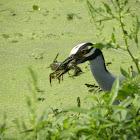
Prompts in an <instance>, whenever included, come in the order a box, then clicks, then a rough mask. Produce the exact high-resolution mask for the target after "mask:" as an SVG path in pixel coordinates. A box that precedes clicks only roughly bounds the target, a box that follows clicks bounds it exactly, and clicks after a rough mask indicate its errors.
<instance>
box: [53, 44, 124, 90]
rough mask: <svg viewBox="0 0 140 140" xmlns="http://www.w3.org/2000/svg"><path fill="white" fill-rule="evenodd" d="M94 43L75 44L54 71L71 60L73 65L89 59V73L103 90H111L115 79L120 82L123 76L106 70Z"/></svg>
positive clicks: (100, 53)
mask: <svg viewBox="0 0 140 140" xmlns="http://www.w3.org/2000/svg"><path fill="white" fill-rule="evenodd" d="M94 45H95V43H89V42H85V43H81V44H78V45H76V46H75V47H74V48H73V49H72V50H71V53H70V56H69V57H68V58H66V59H65V60H64V61H63V62H62V63H61V65H60V66H59V67H58V68H57V69H56V71H58V70H59V69H60V68H61V67H62V66H65V65H68V64H69V63H70V62H71V61H73V63H74V64H75V65H79V64H81V63H84V62H86V61H89V63H90V70H91V73H92V75H93V77H94V78H95V80H96V81H97V83H98V85H99V86H100V88H101V89H102V90H103V91H105V92H107V91H111V88H112V85H113V83H114V81H115V79H116V78H117V77H119V81H120V82H121V81H122V79H124V78H125V77H124V76H119V75H114V74H112V73H110V72H109V71H108V70H107V68H106V66H105V59H104V56H103V53H102V51H101V50H100V49H98V48H95V47H94Z"/></svg>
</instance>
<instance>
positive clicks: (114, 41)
mask: <svg viewBox="0 0 140 140" xmlns="http://www.w3.org/2000/svg"><path fill="white" fill-rule="evenodd" d="M111 38H112V41H113V43H116V38H115V34H114V33H112V37H111Z"/></svg>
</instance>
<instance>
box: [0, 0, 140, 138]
mask: <svg viewBox="0 0 140 140" xmlns="http://www.w3.org/2000/svg"><path fill="white" fill-rule="evenodd" d="M56 2H60V3H63V4H65V2H63V1H62V0H59V1H56ZM74 2H75V3H78V4H81V3H84V6H85V7H86V10H87V11H88V17H89V21H91V25H92V26H91V29H90V30H92V31H93V32H94V34H96V40H97V41H96V42H97V44H96V47H97V48H100V49H102V50H103V51H107V52H108V51H110V50H113V51H114V50H116V51H119V55H118V56H117V59H118V60H120V58H121V57H122V56H121V54H123V53H124V54H127V55H129V56H130V58H131V60H132V61H129V60H130V59H128V61H129V65H128V66H129V67H127V65H126V64H125V62H124V61H125V60H124V59H125V57H124V58H122V59H123V60H121V61H119V63H117V62H116V61H115V60H114V58H112V61H111V62H110V59H109V62H108V63H106V64H107V65H108V66H107V67H108V68H109V67H110V65H113V63H115V64H116V65H117V67H119V65H121V63H122V66H121V68H120V71H121V74H122V75H124V76H125V77H126V79H125V80H124V81H123V83H122V84H121V85H120V84H119V79H116V80H115V82H114V84H113V87H112V90H111V92H108V93H104V92H102V91H101V90H100V89H99V87H98V86H97V85H96V84H94V83H93V84H92V83H91V82H90V79H89V78H88V79H86V78H85V77H88V74H90V72H89V70H88V69H89V65H87V64H86V66H85V65H84V66H83V67H82V68H81V69H82V71H84V73H83V74H81V75H80V76H76V77H74V78H72V77H70V76H69V75H68V74H65V75H66V76H65V79H66V80H64V81H63V82H61V84H58V83H57V82H55V81H54V86H53V87H56V89H55V90H54V92H52V91H53V87H50V80H49V78H48V77H49V74H50V73H51V70H50V71H49V69H48V66H50V67H51V68H52V69H53V67H52V65H50V64H54V65H55V66H56V65H57V61H58V62H61V61H59V60H57V57H58V55H56V57H55V54H56V51H52V50H57V51H58V52H59V54H60V57H59V59H62V60H63V57H65V52H66V53H67V52H68V51H70V50H71V48H70V50H69V49H68V48H66V47H64V46H63V45H64V44H65V45H67V46H68V43H70V46H72V42H71V40H70V41H67V39H66V42H65V43H62V42H63V41H61V39H62V38H63V37H64V38H65V37H66V36H67V37H69V39H70V38H72V39H73V37H72V33H71V32H64V33H62V32H61V33H60V32H59V33H56V32H57V31H54V32H53V31H52V33H47V35H46V33H45V31H44V29H43V30H41V28H42V26H44V24H43V20H41V19H38V18H37V16H38V15H36V16H34V17H36V20H39V22H40V24H41V25H42V26H41V27H38V28H40V29H39V30H34V33H28V31H25V32H26V37H25V32H23V33H16V34H13V36H12V37H11V34H12V32H11V33H5V32H4V31H3V32H2V33H1V37H2V38H3V39H4V42H2V43H3V45H5V42H6V41H7V42H8V43H6V44H7V45H9V46H6V47H1V48H0V49H1V52H3V53H4V54H6V53H5V51H7V55H11V54H14V55H12V56H13V58H12V57H11V59H9V57H8V56H7V63H6V62H5V61H4V60H5V59H6V57H5V56H4V54H3V53H1V57H0V60H1V67H2V68H3V69H4V70H3V71H1V72H3V75H4V74H5V73H4V72H7V71H8V72H9V69H6V68H7V66H8V65H10V63H11V62H12V63H13V64H15V67H11V69H12V72H11V75H14V77H13V79H12V80H11V79H10V78H9V75H8V74H9V73H8V72H7V73H6V74H7V77H6V76H5V75H4V76H5V77H4V78H3V77H2V76H3V75H1V77H2V78H3V81H10V82H11V83H8V82H7V84H6V82H5V83H3V81H1V83H2V86H3V85H6V86H7V87H6V88H4V87H5V86H3V88H2V89H4V90H1V91H2V93H1V97H0V101H1V106H2V107H1V108H0V110H1V112H2V113H1V118H0V140H7V139H9V140H14V139H15V140H20V139H21V140H23V139H29V140H30V139H31V140H33V139H38V140H45V139H46V140H49V139H51V140H60V139H69V140H77V139H81V140H90V139H91V140H93V139H110V140H116V139H134V140H137V139H140V111H139V109H140V55H139V54H140V46H139V36H140V35H139V27H140V20H139V18H140V17H139V15H138V14H139V12H138V11H136V8H138V7H139V6H140V1H138V0H135V1H132V0H107V1H102V0H99V1H98V2H96V1H94V0H87V1H83V0H79V1H77V0H75V1H74ZM134 4H135V6H137V7H135V8H133V7H132V5H134ZM19 5H20V4H19ZM1 6H2V4H1ZM45 7H46V6H45ZM31 9H32V10H29V11H28V14H29V15H30V14H31V13H33V12H39V11H41V5H38V4H32V7H31ZM138 9H139V8H138ZM5 11H6V13H8V14H9V15H12V17H15V16H17V15H18V14H19V13H18V12H19V11H18V10H17V11H13V10H12V9H8V10H7V9H5V8H3V10H1V11H0V13H3V12H4V13H3V14H5ZM54 11H55V10H54ZM49 13H50V10H49V11H48V9H43V10H42V11H41V14H42V15H44V16H48V14H49ZM36 14H38V13H36ZM58 17H60V15H59V14H58V13H55V14H54V15H53V19H55V20H56V18H58ZM80 17H82V16H81V15H80V14H79V13H78V12H77V13H74V12H67V14H65V18H66V20H68V22H67V24H72V23H70V22H74V20H82V21H84V20H85V19H84V17H82V18H80ZM18 18H19V19H18V20H20V18H21V17H18ZM43 18H44V17H43ZM11 20H12V19H11ZM32 20H34V19H33V17H32V16H29V17H26V16H25V22H30V21H31V22H33V21H32ZM15 21H16V19H15ZM34 21H35V20H34ZM0 22H1V23H0V24H2V20H1V21H0ZM76 22H77V23H78V22H79V21H76ZM60 24H61V23H60ZM74 24H75V23H74ZM74 24H72V26H74ZM27 26H28V25H27ZM58 26H59V25H58ZM72 26H70V28H71V29H70V30H72V28H73V27H72ZM75 26H76V24H75ZM76 27H77V26H76ZM45 28H46V27H45ZM85 28H86V27H85ZM56 30H58V29H56ZM80 30H82V29H80ZM39 32H41V34H39ZM81 32H85V29H83V31H81ZM76 33H77V32H76ZM44 36H45V39H44ZM62 36H63V37H62ZM78 36H79V34H78ZM24 37H25V38H26V39H27V40H28V43H27V44H28V45H29V44H31V43H33V41H34V42H35V43H37V44H36V45H37V47H36V48H34V47H33V48H34V49H36V50H33V48H32V49H30V48H29V46H28V47H26V45H27V44H26V45H25V46H24V47H25V48H24V47H23V46H22V43H23V42H22V41H21V40H22V39H23V38H24ZM46 38H51V39H50V40H49V41H48V40H47V39H46ZM60 38H61V39H60ZM83 38H85V39H87V38H86V37H83V36H82V40H83ZM92 38H93V37H92ZM59 39H60V40H59ZM76 39H78V37H77V38H76ZM38 40H41V41H39V42H38ZM45 40H47V43H48V44H46V45H49V44H50V45H49V46H47V51H48V52H52V53H51V54H50V55H48V54H47V53H46V52H45V50H46V48H45V49H42V48H39V47H40V45H41V43H42V41H45ZM54 40H55V44H53V43H52V44H51V43H50V42H52V41H54ZM56 40H57V41H56ZM59 41H60V42H61V44H60V45H59ZM79 41H81V39H80V38H79ZM88 41H90V40H88ZM85 42H86V41H85ZM24 43H26V42H25V40H24ZM79 43H81V42H79ZM11 44H14V45H15V44H18V45H15V46H12V45H11ZM132 44H133V45H132ZM10 45H11V46H10ZM34 45H35V44H34ZM43 45H44V44H43ZM53 45H54V46H55V45H56V46H55V47H53ZM61 45H62V46H63V48H59V47H58V46H61ZM10 47H12V48H10ZM18 47H21V48H20V51H19V50H18V49H19V48H18ZM15 48H16V49H15ZM17 48H18V49H17ZM38 48H39V49H38ZM9 49H10V50H11V52H10V53H9V51H8V50H9ZM12 49H13V50H12ZM24 49H26V50H28V51H24ZM106 49H107V50H106ZM61 50H65V52H64V54H63V53H62V51H61ZM19 52H20V54H19ZM58 52H57V53H58ZM116 53H117V52H116ZM120 53H121V54H120ZM15 54H16V57H15ZM23 54H24V55H23ZM25 54H26V55H25ZM18 55H20V58H18V57H17V56H18ZM47 55H48V56H49V57H48V56H47ZM112 55H113V53H112ZM116 55H117V54H116ZM25 56H26V57H25ZM107 56H108V57H109V53H108V55H107ZM3 57H4V58H3ZM54 57H55V59H54ZM15 58H16V59H15ZM27 58H28V59H27ZM45 58H47V59H45ZM20 59H25V60H24V61H23V62H21V61H20ZM107 59H108V58H107ZM2 60H3V61H2ZM25 61H26V63H28V65H26V69H23V67H21V65H25ZM46 61H47V62H48V63H47V66H44V65H45V62H46ZM114 61H115V62H114ZM9 62H10V63H9ZM19 62H20V63H22V64H21V65H19ZM50 62H52V63H50ZM130 62H131V63H130ZM29 64H30V65H29ZM54 65H53V66H54ZM131 65H133V66H131ZM27 66H28V68H27ZM20 67H21V68H20ZM46 67H47V69H46ZM8 68H10V67H8ZM42 68H44V69H45V70H44V69H42ZM17 69H19V70H17ZM114 69H115V68H114ZM126 69H127V70H126ZM14 70H16V72H17V74H15V73H14ZM53 70H54V69H53ZM64 70H65V68H64ZM134 70H135V71H134ZM21 71H22V73H21ZM46 71H47V72H46ZM45 72H46V74H45ZM40 73H41V74H42V75H43V76H42V77H41V76H40V75H39V74H40ZM85 73H86V75H85ZM26 75H28V76H27V77H26ZM82 76H83V77H82ZM25 77H26V80H25ZM81 77H82V78H81ZM78 78H79V79H80V78H81V79H80V80H79V81H78V80H77V79H78ZM7 79H8V80H7ZM21 79H24V80H23V81H21ZM82 79H84V81H82ZM41 81H43V82H41ZM81 81H82V83H81ZM18 82H20V84H19V83H18ZM88 82H90V83H88ZM12 83H16V84H15V85H14V86H13V84H12ZM23 83H26V85H27V86H24V84H23ZM44 83H45V84H44ZM66 83H68V85H67V84H66ZM70 83H74V84H73V85H72V84H71V85H70ZM8 84H9V85H8ZM17 84H18V86H20V90H17V89H18V86H16V85H17ZM42 84H44V85H43V86H42ZM81 84H83V87H84V88H80V86H81ZM84 84H85V85H84ZM11 85H12V86H11ZM66 85H67V86H66ZM45 86H47V88H44V87H45ZM70 86H71V87H72V90H70V88H69V87H70ZM75 86H76V88H75ZM86 86H87V87H86ZM57 87H58V88H57ZM62 87H63V89H62V91H63V92H64V94H63V93H60V91H61V90H60V89H61V88H62ZM26 88H27V90H28V91H29V93H26V92H27V91H26ZM77 88H78V93H82V95H81V94H78V93H77ZM88 88H92V89H93V90H90V91H92V92H90V93H89V92H88V96H84V95H83V94H84V93H85V94H86V92H85V91H88ZM21 89H23V90H21ZM6 91H7V92H10V91H12V93H13V94H14V93H15V95H16V96H14V95H13V94H12V95H13V96H12V95H10V96H9V94H10V93H11V92H10V93H9V94H7V92H6ZM21 91H22V92H23V93H24V94H23V95H20V92H21ZM58 92H59V94H60V96H63V97H62V100H60V98H58V101H57V100H56V99H55V100H54V98H56V97H58V96H57V93H58ZM3 93H5V94H6V95H5V96H6V97H5V96H4V94H3ZM17 93H18V94H17ZM66 93H67V95H65V94H66ZM72 93H73V94H72ZM46 94H47V95H46ZM52 94H53V95H52ZM75 94H77V95H76V96H74V95H75ZM86 95H87V94H86ZM18 96H19V97H18ZM83 96H84V99H83ZM71 97H72V98H74V100H73V101H72V103H71V104H70V105H69V104H68V102H71V100H72V98H71ZM22 98H25V100H22ZM65 98H66V99H65ZM11 99H12V101H11V102H10V100H11ZM116 99H118V100H120V101H121V103H120V104H119V105H118V106H116V105H113V102H114V101H115V100H116ZM50 100H51V101H50ZM49 101H50V102H49ZM56 101H57V102H58V103H59V104H58V103H57V102H56ZM13 102H14V104H12V103H13ZM62 102H63V103H62ZM64 102H65V104H64ZM87 102H88V103H87ZM89 102H90V104H89ZM6 103H7V104H8V106H10V107H11V108H10V109H9V108H8V107H7V106H6ZM84 103H86V105H85V106H84ZM25 104H26V106H25ZM62 105H63V107H62ZM12 107H13V112H14V114H15V115H14V117H13V116H12V115H11V118H12V120H10V121H9V117H10V114H11V112H10V111H12ZM20 107H21V110H20V109H19V108H20ZM17 108H18V109H17ZM25 108H26V109H27V110H26V109H25ZM42 108H43V111H42ZM6 109H8V110H6ZM18 110H20V111H19V112H18ZM22 111H23V112H22ZM20 114H21V117H18V115H20ZM11 121H12V123H11ZM9 123H10V124H9ZM13 129H15V132H14V134H13V135H12V133H13V131H12V130H13ZM10 131H11V132H10Z"/></svg>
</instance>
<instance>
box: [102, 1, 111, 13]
mask: <svg viewBox="0 0 140 140" xmlns="http://www.w3.org/2000/svg"><path fill="white" fill-rule="evenodd" d="M102 3H103V4H104V7H105V8H106V11H107V13H109V14H111V15H112V11H111V8H110V7H109V5H107V4H106V3H104V2H102Z"/></svg>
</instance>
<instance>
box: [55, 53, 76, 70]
mask: <svg viewBox="0 0 140 140" xmlns="http://www.w3.org/2000/svg"><path fill="white" fill-rule="evenodd" d="M76 58H77V57H75V56H74V55H71V56H69V57H68V58H66V59H65V60H64V61H63V62H62V63H61V64H60V66H59V67H57V68H56V70H55V72H57V71H59V70H62V69H67V66H68V64H69V63H70V62H71V61H73V60H74V59H76ZM73 64H74V63H73ZM75 65H76V64H75Z"/></svg>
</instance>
